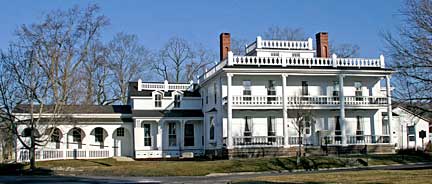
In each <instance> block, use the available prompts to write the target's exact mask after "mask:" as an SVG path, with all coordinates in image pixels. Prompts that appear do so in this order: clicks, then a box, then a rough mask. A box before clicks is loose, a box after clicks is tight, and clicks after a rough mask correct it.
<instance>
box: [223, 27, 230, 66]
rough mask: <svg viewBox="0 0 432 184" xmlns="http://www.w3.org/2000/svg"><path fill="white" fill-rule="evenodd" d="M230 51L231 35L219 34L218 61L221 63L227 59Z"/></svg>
mask: <svg viewBox="0 0 432 184" xmlns="http://www.w3.org/2000/svg"><path fill="white" fill-rule="evenodd" d="M230 50H231V35H230V34H229V33H221V34H220V60H221V61H223V60H224V59H226V58H227V57H228V51H230Z"/></svg>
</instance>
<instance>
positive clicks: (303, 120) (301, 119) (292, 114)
mask: <svg viewBox="0 0 432 184" xmlns="http://www.w3.org/2000/svg"><path fill="white" fill-rule="evenodd" d="M294 99H295V100H294V104H295V105H294V106H293V107H294V108H292V109H290V110H288V117H289V118H290V119H291V124H292V125H293V128H294V129H295V130H296V133H297V143H298V149H297V154H296V161H297V164H300V159H301V157H302V146H303V144H304V140H305V139H304V137H305V133H306V128H308V127H311V126H312V112H311V110H310V109H308V108H307V107H306V105H304V103H305V102H307V101H308V100H309V99H308V97H302V96H296V97H294ZM308 131H312V130H310V129H309V130H308Z"/></svg>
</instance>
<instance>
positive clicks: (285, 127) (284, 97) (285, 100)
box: [282, 74, 288, 147]
mask: <svg viewBox="0 0 432 184" xmlns="http://www.w3.org/2000/svg"><path fill="white" fill-rule="evenodd" d="M287 77H288V75H287V74H282V106H283V108H282V116H283V129H282V131H283V137H284V146H285V147H286V146H288V133H287V132H288V127H287V123H288V119H287V96H286V89H285V88H286V78H287Z"/></svg>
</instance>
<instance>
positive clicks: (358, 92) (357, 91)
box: [354, 82, 363, 101]
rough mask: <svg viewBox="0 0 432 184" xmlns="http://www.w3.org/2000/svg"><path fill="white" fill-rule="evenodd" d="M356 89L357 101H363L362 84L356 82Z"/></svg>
mask: <svg viewBox="0 0 432 184" xmlns="http://www.w3.org/2000/svg"><path fill="white" fill-rule="evenodd" d="M354 87H355V96H356V101H362V100H363V98H362V97H361V96H363V93H362V83H361V82H354Z"/></svg>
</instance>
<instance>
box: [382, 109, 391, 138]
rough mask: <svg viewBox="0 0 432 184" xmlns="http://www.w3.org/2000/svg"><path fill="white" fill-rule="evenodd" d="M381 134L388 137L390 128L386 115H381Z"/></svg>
mask: <svg viewBox="0 0 432 184" xmlns="http://www.w3.org/2000/svg"><path fill="white" fill-rule="evenodd" d="M381 123H382V134H383V135H390V126H389V122H388V116H387V113H383V114H382V122H381Z"/></svg>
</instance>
